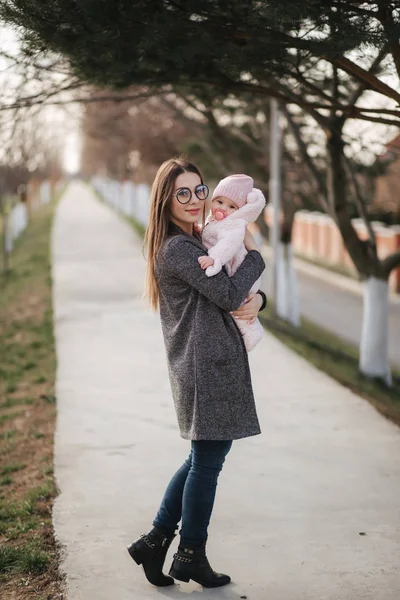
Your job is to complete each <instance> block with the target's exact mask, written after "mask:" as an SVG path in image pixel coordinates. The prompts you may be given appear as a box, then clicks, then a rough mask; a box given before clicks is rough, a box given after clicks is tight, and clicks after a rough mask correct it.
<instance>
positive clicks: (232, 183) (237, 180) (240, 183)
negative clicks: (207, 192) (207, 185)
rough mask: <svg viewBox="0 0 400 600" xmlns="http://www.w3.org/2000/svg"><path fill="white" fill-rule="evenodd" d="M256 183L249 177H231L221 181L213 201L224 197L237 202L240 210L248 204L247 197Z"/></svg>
mask: <svg viewBox="0 0 400 600" xmlns="http://www.w3.org/2000/svg"><path fill="white" fill-rule="evenodd" d="M253 185H254V181H253V179H252V177H249V176H248V175H243V174H241V175H229V176H228V177H225V179H221V181H220V182H219V184H218V185H217V187H216V188H215V190H214V193H213V195H212V200H214V198H218V197H219V196H224V197H225V198H229V200H232V201H233V202H235V203H236V204H237V205H238V207H239V208H241V207H242V206H244V205H245V204H246V202H247V196H248V194H250V192H251V191H252V189H253Z"/></svg>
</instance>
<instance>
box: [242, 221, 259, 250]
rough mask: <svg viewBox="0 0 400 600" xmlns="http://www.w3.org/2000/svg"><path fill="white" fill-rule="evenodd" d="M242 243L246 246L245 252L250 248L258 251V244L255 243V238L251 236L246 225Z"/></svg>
mask: <svg viewBox="0 0 400 600" xmlns="http://www.w3.org/2000/svg"><path fill="white" fill-rule="evenodd" d="M244 245H245V247H246V250H247V252H250V250H257V251H258V252H260V248H259V247H258V244H257V243H256V241H255V239H254V238H253V236H252V235H251V233H250V231H249V230H248V228H247V227H246V233H245V235H244Z"/></svg>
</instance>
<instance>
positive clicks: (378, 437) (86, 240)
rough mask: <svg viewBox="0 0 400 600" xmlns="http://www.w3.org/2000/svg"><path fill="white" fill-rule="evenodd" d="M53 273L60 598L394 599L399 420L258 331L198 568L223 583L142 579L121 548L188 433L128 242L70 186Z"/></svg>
mask: <svg viewBox="0 0 400 600" xmlns="http://www.w3.org/2000/svg"><path fill="white" fill-rule="evenodd" d="M53 270H54V273H53V274H54V279H55V287H54V300H55V323H56V340H57V355H58V374H57V399H58V423H57V433H56V442H55V472H56V477H57V481H58V485H59V487H60V492H61V493H60V496H59V497H58V499H57V501H56V504H55V508H54V523H55V529H56V534H57V536H58V538H59V540H60V541H61V543H62V544H63V545H64V546H65V559H64V564H63V567H64V569H65V570H66V573H67V582H68V594H67V598H68V600H146V599H156V598H158V599H159V598H160V597H167V598H171V599H182V598H186V597H187V598H189V596H190V597H191V598H199V599H200V598H201V599H204V600H206V599H212V598H224V599H229V600H239V599H240V598H248V599H249V600H269V599H270V600H398V598H399V594H400V570H399V568H400V502H399V498H400V430H399V429H398V428H397V427H395V426H394V425H392V424H391V423H389V422H388V421H386V420H385V419H384V418H382V417H381V416H380V415H378V414H377V413H376V412H375V410H374V409H373V408H371V407H370V406H369V405H368V403H367V402H365V401H363V400H361V399H359V398H358V397H357V396H355V395H354V394H352V393H351V392H350V391H348V390H346V389H345V388H343V387H341V386H340V385H338V384H337V383H335V382H334V381H332V380H331V379H330V378H329V377H327V376H325V375H324V374H322V373H321V372H319V371H318V370H316V369H315V368H314V367H312V366H311V365H309V364H308V363H307V362H305V361H304V360H302V359H301V358H300V357H298V356H297V355H296V354H294V353H292V352H291V351H289V350H288V349H287V348H286V347H285V346H283V345H282V344H280V343H279V342H278V341H277V340H276V339H274V338H273V337H272V336H269V335H265V338H264V339H263V341H262V343H260V345H259V346H258V347H257V348H256V350H255V351H254V352H253V353H252V355H251V363H252V373H253V380H254V388H255V392H256V397H257V402H258V409H259V416H260V421H261V424H262V429H263V434H262V435H261V436H257V437H255V438H251V439H247V440H241V441H239V442H237V443H235V444H234V446H233V449H232V452H231V454H230V455H229V457H228V460H227V462H226V468H225V469H224V472H223V473H222V476H221V479H220V486H219V490H218V494H217V502H216V507H215V513H214V517H213V521H212V526H211V529H210V542H209V556H210V559H211V563H212V564H213V565H214V566H215V568H217V569H219V570H222V571H225V572H228V573H230V574H231V575H232V577H233V581H234V583H233V584H231V585H230V586H227V587H226V588H222V589H219V590H202V588H201V587H200V586H198V585H196V584H192V583H191V584H182V585H180V584H179V585H178V584H177V585H175V586H174V587H173V589H171V588H167V589H156V588H153V587H152V586H150V585H149V584H147V582H146V581H145V579H144V576H143V574H142V572H141V569H140V568H138V567H137V566H136V565H135V564H134V563H133V561H132V560H131V559H130V557H129V556H128V554H127V552H126V549H125V546H126V545H127V544H128V543H130V542H131V540H132V539H133V538H135V537H136V536H138V535H139V534H140V533H142V532H143V531H145V530H146V529H147V528H149V527H150V524H151V520H152V518H153V515H154V513H155V511H156V509H157V507H158V503H159V501H160V498H161V495H162V493H163V491H164V488H165V486H166V484H167V482H168V480H169V477H170V476H171V475H172V473H173V472H174V470H175V469H176V468H177V467H178V466H179V465H180V463H181V462H182V461H183V459H184V458H185V457H186V454H187V452H188V442H187V441H184V440H182V439H181V438H180V437H179V433H178V430H177V426H176V420H175V414H174V410H173V407H172V400H171V396H170V389H169V383H168V378H167V370H166V363H165V354H164V348H163V344H162V337H161V330H160V324H159V320H158V317H157V315H154V314H152V313H151V312H150V311H149V310H148V309H147V308H146V307H145V305H144V304H143V303H142V301H141V293H142V281H143V273H144V261H143V258H142V255H141V251H140V244H139V241H138V239H137V238H136V237H135V234H134V233H133V231H132V230H131V229H130V228H129V226H128V225H126V224H125V223H124V222H123V221H122V220H120V219H119V218H118V217H117V216H116V215H114V214H113V213H112V212H110V210H109V209H108V208H106V207H105V206H103V205H102V204H101V203H99V202H98V201H97V200H96V199H95V198H94V196H93V195H92V194H91V192H90V191H89V189H88V188H87V187H86V186H84V185H83V184H79V183H73V184H71V186H70V187H69V189H68V191H67V192H66V194H65V195H64V197H63V199H62V201H61V204H60V206H59V208H58V211H57V216H56V222H55V228H54V237H53ZM171 557H172V552H171V554H170V555H169V556H168V558H167V564H168V566H169V563H170V560H171Z"/></svg>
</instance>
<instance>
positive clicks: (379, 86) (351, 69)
mask: <svg viewBox="0 0 400 600" xmlns="http://www.w3.org/2000/svg"><path fill="white" fill-rule="evenodd" d="M323 58H325V60H327V61H329V62H331V63H332V64H334V65H336V66H337V67H339V68H340V69H342V71H345V72H346V73H349V74H350V75H353V77H355V78H356V79H358V80H359V81H361V82H363V83H365V85H366V87H365V89H368V88H369V89H371V90H374V91H375V92H378V94H382V95H383V96H386V97H387V98H392V99H393V100H396V102H399V103H400V93H399V92H396V90H394V89H393V88H391V87H390V86H389V85H387V84H386V83H384V82H383V81H380V79H378V78H377V77H375V76H374V75H373V74H372V73H370V72H369V71H366V70H365V69H363V68H362V67H360V66H359V65H356V64H355V63H353V62H352V61H351V60H350V59H348V58H346V57H344V56H337V57H335V58H329V57H326V56H324V57H323Z"/></svg>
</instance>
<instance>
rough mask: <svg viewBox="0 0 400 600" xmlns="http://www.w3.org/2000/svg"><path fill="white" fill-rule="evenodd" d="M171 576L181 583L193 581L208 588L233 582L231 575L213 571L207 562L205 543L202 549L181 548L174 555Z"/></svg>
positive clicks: (193, 547) (192, 547)
mask: <svg viewBox="0 0 400 600" xmlns="http://www.w3.org/2000/svg"><path fill="white" fill-rule="evenodd" d="M169 574H170V575H171V576H172V577H173V578H174V579H179V581H189V580H190V579H192V580H193V581H196V582H197V583H200V585H202V586H203V587H207V588H213V587H220V586H222V585H226V584H227V583H229V582H230V580H231V578H230V577H229V575H223V574H221V573H216V572H215V571H213V570H212V568H211V567H210V563H209V562H208V560H207V556H206V545H205V543H204V544H203V545H202V546H200V547H195V546H190V547H189V548H188V547H186V546H185V547H182V546H179V548H178V552H177V553H176V554H174V562H173V563H172V566H171V568H170V570H169Z"/></svg>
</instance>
